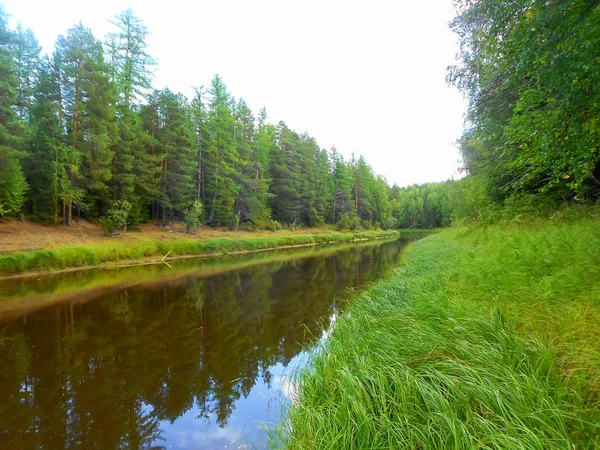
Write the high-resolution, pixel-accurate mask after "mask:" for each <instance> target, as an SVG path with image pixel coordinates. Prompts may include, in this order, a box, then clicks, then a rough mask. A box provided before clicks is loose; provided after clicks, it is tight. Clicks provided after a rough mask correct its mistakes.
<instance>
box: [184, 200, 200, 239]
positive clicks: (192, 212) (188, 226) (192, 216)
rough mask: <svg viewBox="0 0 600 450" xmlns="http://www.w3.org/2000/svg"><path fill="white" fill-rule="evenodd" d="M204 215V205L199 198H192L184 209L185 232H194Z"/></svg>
mask: <svg viewBox="0 0 600 450" xmlns="http://www.w3.org/2000/svg"><path fill="white" fill-rule="evenodd" d="M203 217H204V206H203V205H202V202H201V201H200V200H194V202H193V203H192V204H191V205H190V207H189V208H188V209H187V210H186V211H185V215H184V221H185V232H186V233H195V232H196V230H197V229H198V228H199V227H200V223H201V221H202V219H203Z"/></svg>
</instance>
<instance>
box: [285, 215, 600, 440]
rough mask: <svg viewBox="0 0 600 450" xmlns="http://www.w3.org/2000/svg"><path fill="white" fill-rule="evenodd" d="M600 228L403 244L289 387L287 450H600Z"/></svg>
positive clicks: (571, 226) (499, 232)
mask: <svg viewBox="0 0 600 450" xmlns="http://www.w3.org/2000/svg"><path fill="white" fill-rule="evenodd" d="M599 325H600V221H598V220H597V219H588V220H580V221H578V222H572V223H554V222H552V221H539V222H536V223H533V224H532V223H529V224H526V225H523V224H521V225H519V224H510V225H505V226H500V225H496V226H490V227H486V228H479V229H470V230H467V229H456V230H449V231H445V232H442V233H438V234H434V235H432V236H429V237H427V238H425V239H423V240H421V241H418V242H415V243H413V244H411V246H410V247H409V249H408V251H407V254H406V256H405V265H404V266H402V267H400V268H398V269H397V273H396V274H394V275H393V276H392V277H391V278H390V279H389V280H386V281H382V282H380V283H378V284H375V285H373V286H372V287H371V288H369V289H368V290H367V291H365V293H363V294H362V295H361V296H360V297H359V298H358V299H356V300H355V301H354V302H353V303H352V304H351V305H350V307H349V312H348V313H347V314H346V315H345V316H343V317H342V318H340V319H339V320H338V322H337V324H336V328H335V331H334V333H333V335H332V337H331V338H330V339H329V340H328V341H327V342H326V343H325V344H324V345H323V346H321V347H320V348H319V349H317V350H315V352H314V355H313V356H312V359H311V363H310V364H309V366H308V367H307V368H305V369H304V370H303V371H301V372H300V373H298V374H297V376H296V380H295V382H296V387H297V389H298V391H299V396H298V398H297V399H296V400H295V402H294V403H293V404H292V406H291V408H290V410H289V411H288V419H287V421H286V422H285V423H284V424H283V426H282V429H280V430H279V433H276V434H275V437H277V438H278V439H280V440H281V441H279V442H276V445H281V446H285V447H287V448H302V449H308V448H315V449H323V448H331V449H344V448H356V449H362V448H369V449H383V448H393V449H401V448H408V449H471V448H478V449H524V450H525V449H527V450H529V449H565V450H566V449H583V448H600V414H599V411H600V333H599V331H598V330H599V328H598V327H599Z"/></svg>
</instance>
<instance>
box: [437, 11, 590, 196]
mask: <svg viewBox="0 0 600 450" xmlns="http://www.w3.org/2000/svg"><path fill="white" fill-rule="evenodd" d="M459 3H465V2H459ZM451 26H452V28H453V30H454V31H455V32H457V34H458V35H459V37H460V40H461V53H460V57H461V58H460V64H459V65H458V66H456V67H452V68H451V69H450V72H449V74H448V80H449V81H450V82H451V83H453V84H455V85H456V86H457V87H458V88H459V89H461V90H462V91H463V92H464V93H465V95H466V96H467V97H468V99H469V111H468V119H469V122H468V127H467V128H466V130H465V132H464V134H463V137H462V139H461V152H462V156H463V160H464V162H465V165H466V169H467V170H468V172H469V173H470V174H476V175H478V176H479V177H481V178H484V179H485V185H486V188H487V189H488V196H489V199H490V201H492V202H495V203H501V202H502V201H503V200H504V199H505V198H506V197H508V196H510V195H513V194H535V195H537V194H544V197H543V199H542V198H540V201H542V200H545V199H549V200H551V201H552V199H559V200H560V199H565V200H571V199H577V198H592V199H593V198H596V197H597V196H598V195H599V194H600V181H599V180H600V151H599V149H600V124H599V122H598V120H597V117H598V114H599V112H600V111H599V108H600V101H599V100H600V90H598V89H597V88H596V86H598V85H599V84H600V70H599V69H598V64H597V52H596V42H597V36H598V32H599V30H600V9H599V8H598V7H597V5H594V4H591V3H590V2H587V1H584V0H575V1H563V2H555V3H552V4H551V5H550V4H546V3H544V2H538V1H534V0H519V1H515V2H510V3H507V2H504V1H500V0H482V1H478V2H471V3H470V4H465V5H463V7H462V9H461V13H460V15H459V16H458V17H456V19H454V21H453V22H452V24H451Z"/></svg>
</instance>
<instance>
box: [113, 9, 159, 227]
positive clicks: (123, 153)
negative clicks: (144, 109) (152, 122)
mask: <svg viewBox="0 0 600 450" xmlns="http://www.w3.org/2000/svg"><path fill="white" fill-rule="evenodd" d="M111 23H112V24H113V25H114V26H115V27H116V28H117V31H116V32H114V33H110V34H109V35H108V40H107V44H106V48H107V54H108V61H109V65H110V73H111V79H112V81H113V82H114V83H115V85H116V88H117V93H118V94H117V95H118V102H117V117H118V122H117V124H118V125H117V128H118V137H117V139H116V141H115V145H114V148H113V149H114V152H115V157H114V161H113V167H112V181H111V183H110V185H111V187H110V190H111V197H112V199H113V200H127V201H129V202H130V203H131V204H132V205H133V210H132V212H131V214H130V216H131V219H132V221H133V222H138V221H140V220H142V219H143V218H145V217H146V216H147V213H146V211H145V208H144V199H143V198H144V195H143V192H144V191H147V187H148V186H147V180H148V176H149V175H150V174H149V173H145V172H146V169H147V170H150V169H151V166H150V165H146V164H143V162H148V161H145V160H146V159H147V158H146V156H147V153H146V146H147V143H148V141H149V136H148V134H147V132H146V131H145V130H144V129H143V127H142V121H141V119H140V116H139V114H138V110H139V105H140V103H141V102H142V101H144V100H145V99H147V97H148V93H149V92H150V89H151V84H152V78H153V72H152V67H153V66H154V65H155V64H156V63H155V61H154V59H153V58H152V57H150V56H149V55H148V53H147V52H146V49H147V44H146V38H147V37H148V30H147V28H146V27H145V26H144V25H143V23H142V21H141V20H140V19H138V18H137V17H135V16H134V15H133V12H132V11H131V9H126V10H125V11H123V12H121V13H120V14H119V15H118V16H116V17H115V19H114V21H112V22H111ZM136 192H139V194H136Z"/></svg>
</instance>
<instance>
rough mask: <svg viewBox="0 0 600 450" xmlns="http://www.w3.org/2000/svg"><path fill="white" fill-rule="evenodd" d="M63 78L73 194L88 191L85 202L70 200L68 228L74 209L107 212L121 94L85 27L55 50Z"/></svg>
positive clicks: (61, 39)
mask: <svg viewBox="0 0 600 450" xmlns="http://www.w3.org/2000/svg"><path fill="white" fill-rule="evenodd" d="M56 53H57V58H56V61H57V63H58V76H59V79H60V84H61V86H60V92H61V111H62V113H61V115H62V116H63V117H64V119H65V125H66V130H67V136H66V139H65V144H66V145H69V146H70V147H71V151H73V152H74V153H75V155H73V158H69V159H70V160H71V161H72V163H74V164H75V163H76V162H77V161H79V164H80V166H79V167H75V166H73V170H72V171H71V174H70V188H75V189H83V190H84V192H85V201H83V199H80V200H76V199H69V198H68V197H65V203H66V204H65V207H64V210H65V211H64V218H63V220H64V223H65V225H69V224H70V221H71V215H72V212H71V210H72V204H73V202H74V201H75V202H76V205H77V207H78V211H79V213H80V214H81V210H82V209H83V210H84V211H90V212H91V214H92V215H96V216H97V215H99V214H101V213H102V212H104V211H105V210H106V209H107V206H108V201H107V200H108V198H109V191H108V185H107V182H108V181H109V180H110V179H111V177H112V171H111V166H112V163H113V156H114V152H113V151H112V149H111V147H112V145H113V143H114V140H115V134H116V123H115V104H116V91H115V89H114V85H113V84H112V83H110V80H109V77H108V73H109V70H108V66H107V65H106V63H105V62H104V55H103V49H102V44H101V43H100V41H98V40H97V39H96V38H95V37H94V36H93V34H92V32H91V31H90V30H89V29H87V28H85V27H84V26H83V25H82V24H81V23H80V24H79V25H77V26H75V27H73V28H71V29H70V30H69V31H68V33H67V36H66V37H65V36H60V37H59V38H58V41H57V45H56Z"/></svg>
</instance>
